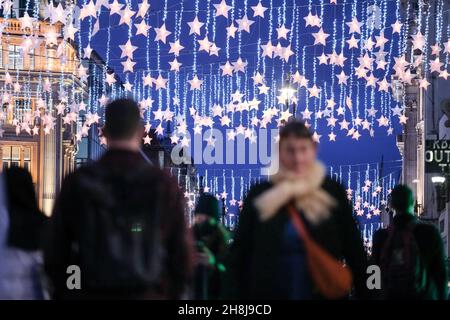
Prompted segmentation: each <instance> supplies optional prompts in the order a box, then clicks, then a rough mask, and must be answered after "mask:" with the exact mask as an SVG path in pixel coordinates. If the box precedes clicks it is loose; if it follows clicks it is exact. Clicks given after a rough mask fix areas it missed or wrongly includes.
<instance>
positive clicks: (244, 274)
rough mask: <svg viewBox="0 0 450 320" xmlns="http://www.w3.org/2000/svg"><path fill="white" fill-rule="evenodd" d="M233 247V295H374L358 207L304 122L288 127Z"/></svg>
mask: <svg viewBox="0 0 450 320" xmlns="http://www.w3.org/2000/svg"><path fill="white" fill-rule="evenodd" d="M231 251H232V252H231V256H230V261H229V272H230V273H229V275H230V279H229V284H230V291H229V292H228V295H230V297H231V298H237V299H289V300H303V299H341V298H347V297H348V296H349V295H350V291H351V289H352V288H353V289H354V290H353V297H356V298H366V297H367V295H366V294H367V291H366V267H367V257H366V254H365V251H364V248H363V243H362V240H361V236H360V232H359V230H358V228H357V225H356V222H355V220H354V218H353V214H352V207H351V204H350V202H349V201H348V198H347V195H346V191H345V190H344V188H343V187H342V186H341V185H340V184H339V183H337V182H336V181H334V180H332V179H330V178H329V177H327V176H326V169H325V167H324V166H323V165H322V164H321V163H320V162H319V161H318V160H317V144H316V143H315V142H314V139H313V136H312V134H311V132H310V131H309V130H308V128H307V127H306V126H305V124H304V123H302V122H298V121H292V122H288V123H287V124H286V125H285V126H284V127H283V128H282V129H281V130H280V140H279V170H278V172H277V173H276V174H274V175H273V176H271V178H270V179H269V181H266V182H262V183H260V184H257V185H255V186H253V187H252V188H251V189H250V191H249V193H248V194H247V197H246V199H245V201H244V206H243V209H242V212H241V214H240V218H239V226H238V229H237V232H236V237H235V241H234V243H233V246H232V248H231ZM324 256H326V258H325V259H322V258H323V257H324ZM330 264H331V265H333V266H338V267H337V268H338V269H336V268H335V270H334V271H335V272H334V273H330V272H329V268H328V267H329V265H330ZM340 268H342V269H340ZM344 271H345V272H344ZM342 277H343V279H340V278H342ZM324 279H325V280H324ZM340 280H342V281H343V283H344V284H343V285H341V287H340V288H339V289H340V290H338V291H337V292H331V293H330V292H329V289H330V288H331V287H333V284H334V282H336V281H338V283H337V284H336V285H337V286H338V287H339V281H340ZM342 281H341V282H342ZM342 287H343V288H342Z"/></svg>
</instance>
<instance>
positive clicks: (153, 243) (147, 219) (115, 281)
mask: <svg viewBox="0 0 450 320" xmlns="http://www.w3.org/2000/svg"><path fill="white" fill-rule="evenodd" d="M146 172H148V166H142V167H139V168H136V169H135V170H133V171H132V172H130V173H123V172H110V171H106V170H105V169H104V168H103V167H102V166H101V165H98V164H97V165H93V166H91V167H87V168H85V169H84V172H82V173H80V175H79V177H80V179H79V181H80V186H81V190H82V191H83V192H84V196H83V197H82V199H81V200H80V201H82V203H81V204H80V207H81V208H83V210H82V211H83V212H80V214H81V215H82V219H81V220H80V221H81V225H80V238H79V248H78V260H79V261H80V269H81V284H82V289H86V290H114V289H118V290H123V289H125V290H130V289H149V288H152V287H155V286H157V285H158V279H159V278H160V275H161V266H162V261H163V259H164V255H165V254H164V252H163V246H162V243H161V238H160V224H159V221H160V215H161V212H160V208H159V201H156V203H154V202H152V201H149V199H148V194H149V192H152V193H154V194H153V196H152V198H153V199H159V196H158V194H155V193H157V192H158V190H160V189H159V188H157V187H151V185H152V184H155V183H157V182H155V181H149V178H147V177H146V176H148V175H147V174H146Z"/></svg>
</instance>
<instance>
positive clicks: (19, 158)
mask: <svg viewBox="0 0 450 320" xmlns="http://www.w3.org/2000/svg"><path fill="white" fill-rule="evenodd" d="M2 153H3V155H2V168H3V169H7V168H11V167H23V168H25V169H27V170H30V169H31V147H22V146H3V147H2Z"/></svg>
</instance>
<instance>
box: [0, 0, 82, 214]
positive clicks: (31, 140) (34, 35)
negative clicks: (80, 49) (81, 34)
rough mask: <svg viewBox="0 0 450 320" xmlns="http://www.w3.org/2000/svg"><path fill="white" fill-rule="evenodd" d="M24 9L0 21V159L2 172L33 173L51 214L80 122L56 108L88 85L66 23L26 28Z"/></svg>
mask: <svg viewBox="0 0 450 320" xmlns="http://www.w3.org/2000/svg"><path fill="white" fill-rule="evenodd" d="M23 5H24V4H23V1H16V2H14V4H13V6H12V8H11V12H2V17H1V18H0V26H1V54H0V99H1V100H2V108H1V109H0V158H1V159H2V168H3V169H4V168H7V167H10V166H21V167H25V168H27V169H28V170H29V171H30V173H31V175H32V177H33V183H34V184H35V188H36V192H37V195H38V200H39V205H40V207H41V208H42V210H43V211H44V212H45V213H46V214H50V212H51V208H52V206H53V202H54V199H55V196H56V194H57V192H58V190H59V188H60V185H61V181H62V178H63V176H64V175H65V174H67V173H69V172H71V171H72V170H73V169H74V168H75V156H76V151H77V150H76V139H75V134H76V129H77V125H76V122H68V123H66V122H65V121H63V118H62V115H60V114H61V112H60V110H58V104H59V107H61V103H63V104H65V105H66V106H67V105H68V104H69V102H70V101H72V100H73V99H82V98H83V97H85V96H86V95H87V82H86V80H85V79H83V78H82V77H79V75H78V74H79V72H78V68H79V64H80V60H79V58H78V55H77V51H76V47H75V45H74V44H73V43H72V42H70V41H65V40H64V39H62V25H61V24H59V23H55V24H50V23H49V22H48V21H45V20H44V19H38V20H35V21H33V22H32V24H31V25H30V26H29V27H27V26H26V25H24V23H25V22H24V21H23V20H20V18H21V17H23V16H24V14H28V12H27V10H23V9H24V8H23V7H21V6H23ZM17 6H19V7H17ZM33 6H34V5H33ZM41 7H43V6H41ZM36 8H37V6H36V7H34V8H29V9H30V10H33V9H36ZM40 17H42V14H40Z"/></svg>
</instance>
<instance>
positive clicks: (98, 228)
mask: <svg viewBox="0 0 450 320" xmlns="http://www.w3.org/2000/svg"><path fill="white" fill-rule="evenodd" d="M103 134H104V136H105V137H106V139H107V145H108V149H107V151H106V152H105V154H104V155H103V156H102V157H101V158H100V160H98V161H97V162H95V163H93V164H91V165H88V166H85V167H82V168H80V169H79V170H77V171H76V172H75V173H73V174H71V175H69V176H68V177H67V178H66V179H65V181H64V183H63V186H62V189H61V192H60V195H59V197H58V199H57V201H56V203H55V208H54V212H53V215H52V218H51V225H50V230H49V232H48V239H47V245H46V249H45V266H46V271H47V273H48V275H49V278H50V279H51V280H52V283H53V286H54V297H55V298H60V299H72V298H74V299H104V298H107V299H116V298H120V299H179V298H181V297H183V294H185V292H186V286H187V284H188V283H189V282H190V281H191V275H192V269H193V267H192V259H191V258H192V252H193V249H192V248H193V247H192V245H193V244H192V239H191V235H190V233H189V230H188V229H187V226H186V223H185V218H184V203H183V194H182V192H181V190H180V189H179V187H178V185H177V183H176V181H175V180H174V179H173V178H172V177H170V176H169V175H168V174H167V173H166V172H164V171H162V170H160V169H158V168H156V167H152V166H151V165H150V164H148V163H147V162H146V161H145V159H144V158H143V157H142V155H141V154H140V153H139V150H140V148H141V142H142V135H143V126H142V123H141V120H140V113H139V106H138V105H137V104H136V103H135V102H134V101H132V100H128V99H120V100H116V101H113V102H111V103H110V104H109V105H108V106H107V107H106V111H105V126H104V128H103ZM69 266H75V268H73V267H71V268H72V269H68V267H69ZM78 268H79V269H78ZM68 270H74V271H77V270H78V271H79V278H80V279H79V280H80V284H81V285H80V286H78V287H77V286H75V288H72V287H73V286H69V284H71V283H72V284H73V282H76V278H74V277H75V274H72V273H71V271H69V272H68ZM71 276H73V277H72V278H71V279H68V278H69V277H71Z"/></svg>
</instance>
